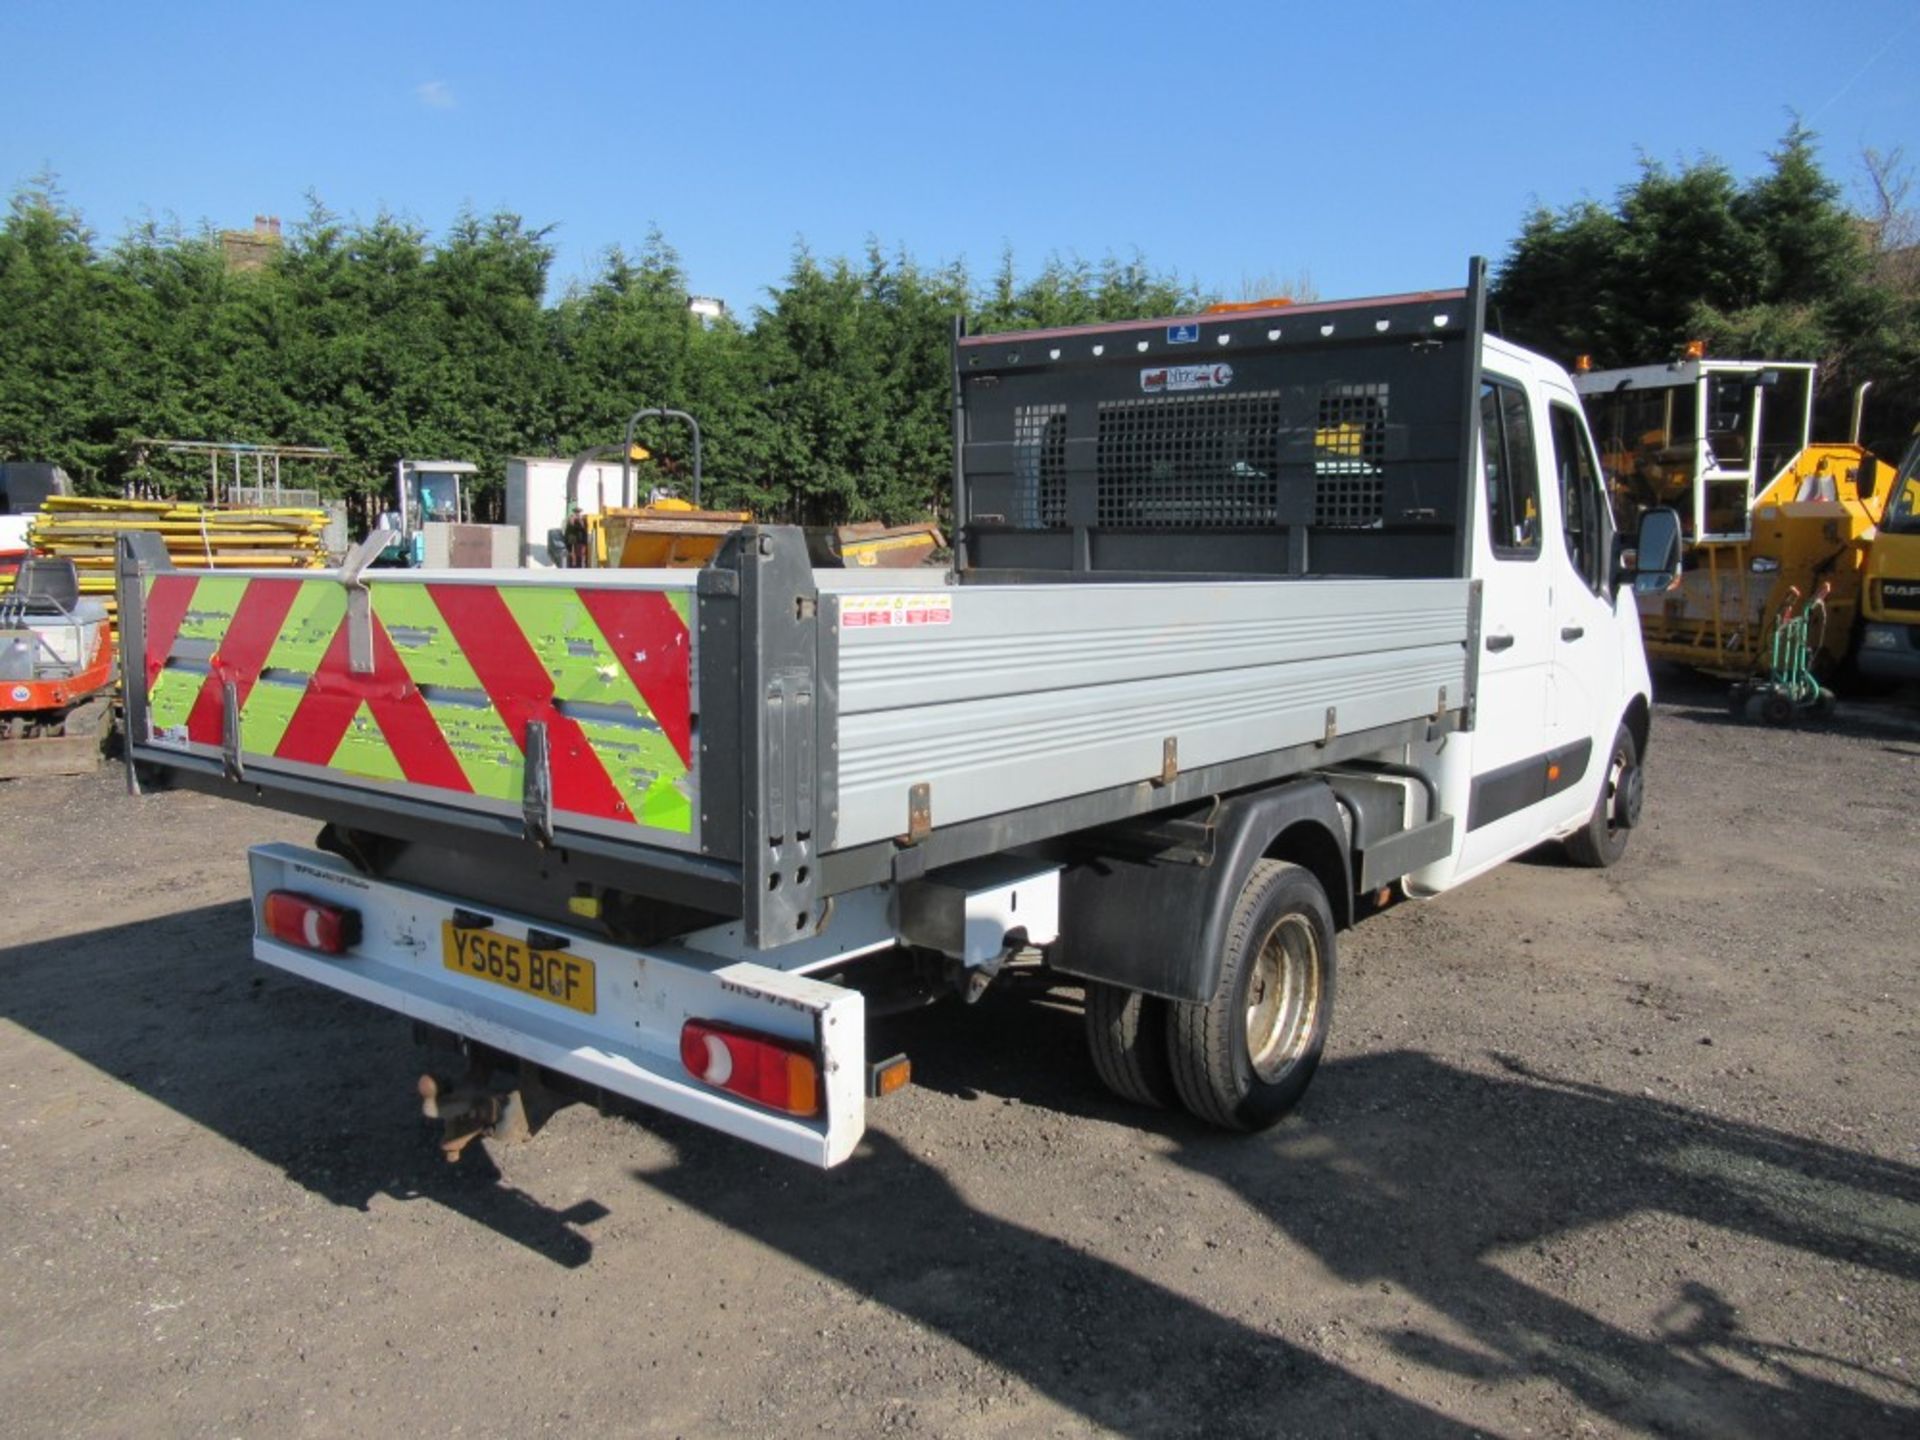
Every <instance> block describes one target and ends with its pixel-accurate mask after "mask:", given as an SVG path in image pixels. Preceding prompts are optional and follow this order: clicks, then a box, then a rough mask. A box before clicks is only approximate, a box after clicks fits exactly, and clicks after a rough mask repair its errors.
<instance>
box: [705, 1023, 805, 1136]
mask: <svg viewBox="0 0 1920 1440" xmlns="http://www.w3.org/2000/svg"><path fill="white" fill-rule="evenodd" d="M680 1063H681V1064H682V1065H685V1066H686V1067H687V1072H688V1073H689V1074H691V1075H692V1076H693V1077H694V1078H695V1079H696V1080H702V1081H705V1082H706V1083H707V1084H709V1085H712V1086H714V1087H716V1088H717V1089H721V1090H725V1091H727V1092H728V1093H730V1094H733V1095H738V1096H740V1097H741V1098H742V1099H744V1100H751V1101H753V1102H754V1103H755V1104H757V1105H765V1106H766V1107H768V1108H769V1109H771V1110H778V1111H781V1112H782V1113H783V1114H787V1115H808V1116H810V1115H818V1114H819V1113H820V1062H819V1061H818V1060H817V1059H816V1058H815V1056H814V1053H813V1051H812V1050H811V1049H809V1048H808V1047H807V1046H805V1045H802V1044H800V1043H799V1042H797V1041H793V1040H782V1039H779V1038H777V1037H775V1036H772V1035H760V1034H757V1033H755V1032H754V1031H751V1030H742V1029H740V1028H739V1027H738V1026H734V1025H723V1024H721V1023H720V1022H719V1021H716V1020H689V1021H688V1022H687V1023H686V1025H685V1027H684V1028H682V1030H681V1031H680Z"/></svg>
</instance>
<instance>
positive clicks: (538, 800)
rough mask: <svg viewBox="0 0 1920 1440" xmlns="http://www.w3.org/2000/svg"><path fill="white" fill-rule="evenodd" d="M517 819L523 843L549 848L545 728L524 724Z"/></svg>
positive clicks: (550, 808)
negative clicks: (523, 765)
mask: <svg viewBox="0 0 1920 1440" xmlns="http://www.w3.org/2000/svg"><path fill="white" fill-rule="evenodd" d="M520 815H521V818H522V820H523V822H524V825H525V834H526V837H527V839H529V840H531V841H533V843H534V844H536V845H539V846H542V847H545V846H548V845H551V844H553V770H552V767H551V765H550V764H549V762H548V758H547V724H546V722H545V721H544V720H529V721H528V722H527V757H526V771H525V774H524V776H523V778H522V781H521V788H520Z"/></svg>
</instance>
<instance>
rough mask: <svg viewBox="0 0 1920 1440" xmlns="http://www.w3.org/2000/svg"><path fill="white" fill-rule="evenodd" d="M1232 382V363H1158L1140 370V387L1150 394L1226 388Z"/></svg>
mask: <svg viewBox="0 0 1920 1440" xmlns="http://www.w3.org/2000/svg"><path fill="white" fill-rule="evenodd" d="M1231 384H1233V366H1231V365H1156V366H1154V367H1153V368H1152V369H1150V370H1142V371H1141V372H1140V389H1141V391H1142V392H1143V393H1145V394H1148V395H1158V394H1162V393H1164V392H1166V391H1170V390H1224V389H1226V388H1227V386H1229V385H1231Z"/></svg>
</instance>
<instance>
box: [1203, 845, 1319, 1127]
mask: <svg viewBox="0 0 1920 1440" xmlns="http://www.w3.org/2000/svg"><path fill="white" fill-rule="evenodd" d="M1333 969H1334V949H1333V908H1332V907H1331V906H1330V905H1329V904H1328V903H1327V893H1326V891H1324V890H1323V889H1321V888H1320V882H1319V881H1318V880H1316V879H1315V878H1314V877H1313V874H1312V872H1310V871H1308V870H1305V869H1302V868H1301V867H1300V866H1298V865H1289V864H1285V863H1283V862H1281V861H1277V860H1263V861H1261V862H1260V863H1259V864H1257V865H1255V866H1254V867H1253V873H1252V874H1251V875H1249V876H1248V877H1247V883H1246V886H1245V887H1244V888H1243V889H1242V890H1241V892H1240V898H1239V900H1238V901H1237V902H1235V904H1234V907H1233V915H1232V917H1231V919H1230V920H1229V921H1228V922H1227V933H1226V939H1225V941H1224V943H1223V945H1222V947H1221V955H1220V978H1219V980H1218V981H1217V982H1216V984H1215V986H1214V991H1213V995H1212V997H1211V998H1209V999H1208V1000H1206V1001H1204V1002H1202V1003H1198V1004H1189V1003H1181V1004H1172V1005H1169V1006H1168V1013H1167V1049H1168V1054H1169V1058H1170V1059H1171V1061H1172V1066H1173V1084H1174V1089H1175V1090H1177V1091H1178V1092H1179V1095H1180V1100H1181V1103H1183V1104H1184V1105H1185V1106H1186V1107H1187V1109H1188V1110H1190V1111H1192V1112H1193V1114H1194V1115H1195V1116H1197V1117H1198V1118H1199V1119H1201V1120H1204V1121H1206V1122H1207V1123H1208V1124H1210V1125H1218V1126H1221V1127H1222V1128H1225V1129H1230V1130H1261V1129H1265V1128H1266V1127H1267V1126H1269V1125H1271V1124H1273V1123H1274V1122H1275V1121H1276V1120H1278V1119H1280V1117H1281V1116H1283V1115H1285V1114H1286V1113H1287V1112H1288V1111H1289V1110H1291V1109H1292V1108H1293V1107H1294V1105H1295V1104H1297V1103H1298V1102H1299V1100H1300V1097H1301V1096H1302V1095H1303V1094H1305V1093H1306V1089H1307V1084H1308V1082H1309V1081H1311V1080H1312V1079H1313V1072H1314V1070H1315V1069H1316V1068H1317V1067H1318V1066H1319V1064H1320V1052H1321V1050H1322V1048H1323V1047H1324V1046H1325V1044H1326V1039H1327V1026H1328V1023H1329V1021H1330V1020H1331V1019H1332V1015H1333Z"/></svg>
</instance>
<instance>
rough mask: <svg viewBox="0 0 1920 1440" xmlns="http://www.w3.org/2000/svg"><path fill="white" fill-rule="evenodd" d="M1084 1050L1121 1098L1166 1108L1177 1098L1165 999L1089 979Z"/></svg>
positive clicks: (1110, 1087)
mask: <svg viewBox="0 0 1920 1440" xmlns="http://www.w3.org/2000/svg"><path fill="white" fill-rule="evenodd" d="M1086 1014H1087V1049H1088V1050H1090V1051H1091V1052H1092V1053H1093V1068H1094V1069H1095V1070H1097V1071H1098V1072H1099V1073H1100V1079H1101V1082H1102V1083H1103V1084H1105V1085H1106V1087H1107V1088H1108V1089H1109V1090H1111V1091H1112V1092H1113V1093H1114V1094H1116V1095H1118V1096H1119V1097H1120V1098H1121V1099H1122V1100H1131V1101H1133V1102H1135V1103H1136V1104H1139V1105H1156V1106H1159V1107H1160V1108H1161V1109H1166V1108H1168V1107H1169V1106H1171V1105H1173V1104H1174V1103H1175V1102H1176V1101H1177V1100H1178V1099H1179V1097H1178V1095H1176V1094H1175V1093H1174V1088H1173V1070H1172V1067H1171V1065H1170V1064H1169V1062H1168V1059H1167V1002H1166V1001H1165V1000H1162V999H1161V998H1160V997H1159V996H1157V995H1142V994H1141V993H1140V992H1139V991H1138V990H1127V989H1123V988H1122V987H1120V986H1118V985H1106V984H1102V983H1101V982H1100V981H1097V980H1095V981H1091V982H1089V983H1088V985H1087V1012H1086Z"/></svg>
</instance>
